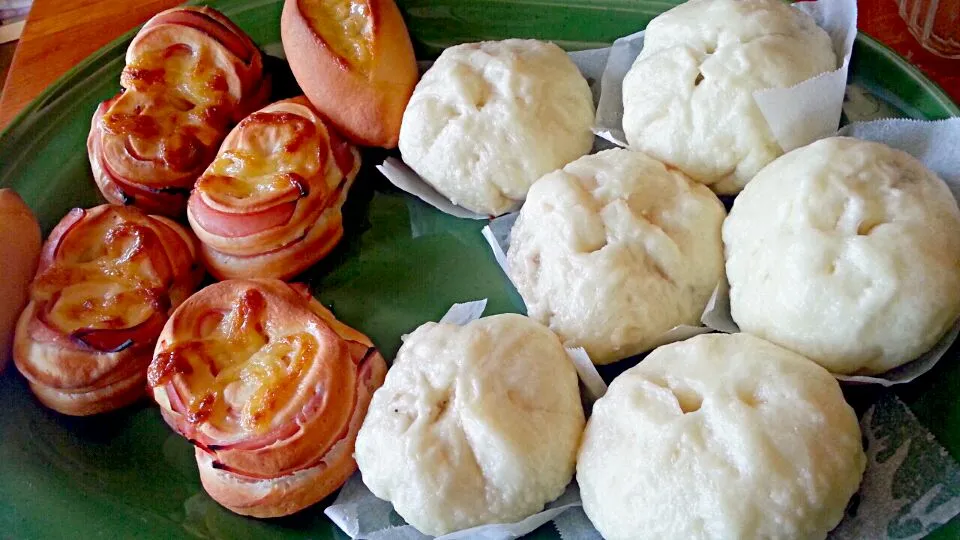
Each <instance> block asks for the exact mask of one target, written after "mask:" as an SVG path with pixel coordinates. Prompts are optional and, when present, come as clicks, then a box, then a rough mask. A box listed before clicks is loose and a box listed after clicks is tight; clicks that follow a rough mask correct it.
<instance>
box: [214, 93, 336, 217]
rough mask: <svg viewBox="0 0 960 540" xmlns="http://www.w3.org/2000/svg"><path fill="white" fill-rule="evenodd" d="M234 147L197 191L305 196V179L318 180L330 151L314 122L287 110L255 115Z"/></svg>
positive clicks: (249, 196)
mask: <svg viewBox="0 0 960 540" xmlns="http://www.w3.org/2000/svg"><path fill="white" fill-rule="evenodd" d="M237 130H238V135H237V137H236V138H235V139H234V138H233V137H232V136H231V140H232V141H233V144H231V145H230V146H231V147H230V148H229V149H226V150H224V151H222V152H220V154H219V155H218V156H217V158H216V159H215V160H214V161H213V163H212V164H211V165H210V167H208V168H207V171H206V172H205V173H204V174H203V176H202V177H201V178H200V180H199V181H198V182H197V189H199V190H201V191H203V192H205V193H207V194H209V195H213V196H214V198H216V199H218V200H219V199H221V198H222V197H217V195H220V196H223V197H228V198H232V199H269V198H274V197H277V196H279V195H283V194H293V196H294V199H296V198H299V197H304V196H306V195H307V194H308V193H309V190H310V187H311V186H309V185H308V183H307V181H306V179H307V178H312V177H314V176H316V175H317V174H318V173H319V172H320V171H321V168H322V167H323V165H324V161H325V160H324V159H323V157H322V156H324V155H325V153H326V151H327V142H326V138H325V137H324V134H323V133H322V132H321V131H320V130H318V129H317V126H316V124H314V123H313V122H312V121H310V120H309V119H307V118H304V117H302V116H300V115H297V114H293V113H287V112H257V113H254V114H252V115H250V116H248V117H247V118H246V119H244V120H243V121H242V122H241V123H240V125H239V126H238V127H237Z"/></svg>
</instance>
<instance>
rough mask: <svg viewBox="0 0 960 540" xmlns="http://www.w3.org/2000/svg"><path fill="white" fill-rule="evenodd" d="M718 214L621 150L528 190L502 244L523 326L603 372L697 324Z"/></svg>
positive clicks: (703, 195)
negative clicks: (584, 355)
mask: <svg viewBox="0 0 960 540" xmlns="http://www.w3.org/2000/svg"><path fill="white" fill-rule="evenodd" d="M725 215H726V212H725V211H724V209H723V205H722V204H721V203H720V201H719V200H718V199H717V197H716V195H714V194H713V193H712V192H711V191H710V190H709V189H708V188H707V187H705V186H702V185H700V184H697V183H695V182H693V181H691V180H690V179H689V178H687V177H686V176H684V175H683V174H682V173H680V172H679V171H677V170H675V169H674V170H668V169H667V168H666V167H664V165H663V164H662V163H660V162H659V161H657V160H655V159H652V158H650V157H648V156H646V155H644V154H642V153H639V152H632V151H630V150H622V149H614V150H606V151H603V152H600V153H598V154H594V155H590V156H585V157H582V158H580V159H578V160H577V161H574V162H573V163H571V164H569V165H567V166H566V167H564V168H563V169H562V170H559V171H555V172H552V173H550V174H548V175H546V176H544V177H543V178H542V179H540V180H539V181H537V182H536V183H535V184H534V185H533V187H532V188H531V189H530V194H529V196H528V198H527V202H526V204H525V205H524V206H523V209H522V210H521V211H520V217H519V218H518V219H517V222H516V224H515V225H514V228H513V230H512V231H511V236H510V249H509V252H508V254H507V260H508V266H509V273H510V278H511V280H512V281H513V283H514V284H515V285H516V286H517V290H518V291H519V292H520V295H521V296H522V297H523V300H524V302H525V303H526V306H527V313H528V314H529V315H530V317H532V318H534V319H536V320H538V321H540V322H541V323H543V324H546V325H548V326H549V327H550V328H551V329H552V330H553V331H554V332H556V333H557V334H558V335H559V336H560V337H561V338H562V339H563V340H564V341H565V342H566V343H567V344H568V345H571V346H576V347H583V348H585V349H586V350H587V352H588V353H590V358H591V359H592V360H593V361H594V363H597V364H606V363H610V362H613V361H616V360H620V359H621V358H625V357H627V356H631V355H634V354H637V353H640V352H643V351H645V350H649V349H652V348H653V347H655V346H657V345H658V344H659V343H657V340H658V338H660V337H661V336H662V335H663V334H664V333H665V332H667V331H668V330H670V329H671V328H673V327H674V326H677V325H680V324H688V325H694V326H699V324H700V315H701V314H702V313H703V310H704V307H705V306H706V304H707V302H708V301H709V300H710V296H711V294H713V290H714V288H715V287H716V285H717V283H718V282H719V281H720V278H721V276H722V275H723V245H722V243H721V239H720V227H721V224H722V222H723V218H724V216H725Z"/></svg>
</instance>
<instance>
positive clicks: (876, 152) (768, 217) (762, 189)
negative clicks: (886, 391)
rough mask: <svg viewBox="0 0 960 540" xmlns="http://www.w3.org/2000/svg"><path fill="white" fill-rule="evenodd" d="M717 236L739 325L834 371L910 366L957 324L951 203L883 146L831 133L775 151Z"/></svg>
mask: <svg viewBox="0 0 960 540" xmlns="http://www.w3.org/2000/svg"><path fill="white" fill-rule="evenodd" d="M754 182H755V183H756V185H755V184H754ZM723 240H724V244H725V246H726V258H727V263H726V265H727V277H728V278H729V280H730V309H731V312H732V315H733V319H734V321H736V322H737V324H738V325H739V326H740V329H741V330H743V331H744V332H749V333H751V334H755V335H757V336H760V337H762V338H764V339H767V340H769V341H772V342H774V343H777V344H778V345H781V346H783V347H786V348H788V349H791V350H793V351H796V352H798V353H800V354H803V355H804V356H806V357H808V358H810V359H812V360H814V361H816V362H818V363H819V364H820V365H822V366H824V367H825V368H827V369H828V370H830V371H831V372H833V373H840V374H878V373H883V372H885V371H888V370H890V369H892V368H894V367H897V366H899V365H902V364H904V363H905V362H909V361H910V360H913V359H915V358H916V357H918V356H920V355H921V354H923V353H924V352H926V351H927V350H929V349H930V348H931V347H933V345H934V344H935V343H937V341H938V340H939V339H940V337H941V336H943V334H944V333H946V332H947V330H949V329H950V327H951V326H952V325H953V324H954V322H955V321H956V320H957V318H958V317H960V209H958V207H957V201H956V199H954V197H953V195H952V194H951V192H950V189H949V188H948V187H947V185H946V184H945V183H944V182H943V180H941V179H940V178H938V177H937V175H936V174H934V173H933V172H931V171H930V170H928V169H927V168H926V167H924V166H923V164H922V163H920V162H919V161H917V160H916V159H915V158H913V157H912V156H910V155H909V154H907V153H905V152H901V151H899V150H895V149H893V148H890V147H888V146H885V145H883V144H879V143H874V142H867V141H861V140H858V139H851V138H844V137H834V138H829V139H823V140H821V141H817V142H815V143H813V144H811V145H809V146H805V147H803V148H799V149H797V150H794V151H792V152H789V153H787V154H785V155H784V156H782V157H780V158H779V159H777V160H776V161H774V162H773V163H771V164H770V165H768V166H766V167H765V168H764V169H763V170H762V171H760V172H759V173H758V174H757V176H756V177H755V178H754V180H753V181H751V182H750V184H749V185H748V186H747V189H745V190H744V192H743V193H741V194H740V196H739V197H738V198H737V200H736V202H735V203H734V205H733V210H731V212H730V217H729V218H727V221H726V222H725V223H724V225H723Z"/></svg>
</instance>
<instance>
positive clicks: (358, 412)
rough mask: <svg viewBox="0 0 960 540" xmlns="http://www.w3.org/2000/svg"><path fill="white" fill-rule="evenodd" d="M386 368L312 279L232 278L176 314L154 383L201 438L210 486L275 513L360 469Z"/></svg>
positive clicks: (244, 508)
mask: <svg viewBox="0 0 960 540" xmlns="http://www.w3.org/2000/svg"><path fill="white" fill-rule="evenodd" d="M385 374H386V364H385V362H384V360H383V358H382V357H381V356H380V354H379V353H378V352H377V351H376V349H375V348H374V346H373V343H372V342H371V341H370V340H369V338H367V337H366V336H364V335H362V334H360V333H359V332H357V331H355V330H353V329H351V328H349V327H347V326H345V325H343V324H342V323H340V322H338V321H337V320H336V319H334V317H333V315H332V314H331V313H330V312H329V311H327V310H326V309H325V308H324V307H323V306H322V305H320V303H319V302H318V301H316V300H315V299H313V298H312V297H311V296H310V294H309V292H308V291H307V290H306V288H305V287H302V286H299V285H288V284H286V283H283V282H282V281H279V280H273V279H263V280H260V279H258V280H228V281H224V282H220V283H217V284H215V285H211V286H210V287H207V288H205V289H203V290H202V291H200V292H198V293H197V294H195V295H194V296H192V297H191V298H190V299H189V300H187V301H186V302H184V304H183V305H182V306H181V307H180V308H179V309H178V310H177V311H176V312H175V313H174V314H173V316H172V317H171V318H170V320H169V321H168V322H167V324H166V326H165V327H164V330H163V333H162V334H161V337H160V340H159V342H158V344H157V348H156V351H155V355H154V360H153V362H152V363H151V365H150V370H149V375H148V384H149V385H150V387H151V388H152V391H153V396H154V398H155V399H156V401H157V403H159V404H160V407H161V411H162V414H163V417H164V419H165V420H166V421H167V423H168V424H169V425H170V426H171V427H172V428H173V429H174V430H176V431H177V432H179V433H180V434H182V435H183V436H184V437H186V438H187V439H189V440H190V441H191V442H192V443H193V444H194V445H195V446H196V457H197V464H198V466H199V468H200V478H201V481H202V482H203V486H204V488H205V489H206V490H207V492H208V493H209V494H210V495H211V496H212V497H213V498H214V499H215V500H217V501H218V502H219V503H220V504H222V505H224V506H226V507H227V508H229V509H230V510H232V511H234V512H237V513H239V514H244V515H251V516H256V517H276V516H281V515H287V514H290V513H293V512H296V511H298V510H301V509H303V508H305V507H307V506H309V505H311V504H314V503H316V502H317V501H319V500H321V499H322V498H324V497H326V496H327V495H329V494H330V493H331V492H333V491H334V490H336V489H337V488H338V487H340V486H341V485H342V484H343V482H345V481H346V479H347V478H348V477H349V476H350V474H352V473H353V471H354V470H356V463H355V462H354V460H353V447H354V443H355V440H356V435H357V431H358V430H359V428H360V424H361V423H362V421H363V418H364V416H365V415H366V410H367V406H368V404H369V401H370V398H371V396H372V394H373V391H374V390H376V388H378V387H379V386H380V385H381V384H382V383H383V378H384V376H385Z"/></svg>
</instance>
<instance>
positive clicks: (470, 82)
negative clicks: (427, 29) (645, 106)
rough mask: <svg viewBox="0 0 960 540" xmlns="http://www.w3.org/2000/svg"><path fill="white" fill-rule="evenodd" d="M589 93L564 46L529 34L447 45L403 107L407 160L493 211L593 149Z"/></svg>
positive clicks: (457, 200) (459, 198)
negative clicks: (541, 178)
mask: <svg viewBox="0 0 960 540" xmlns="http://www.w3.org/2000/svg"><path fill="white" fill-rule="evenodd" d="M593 117H594V110H593V97H592V95H591V94H590V87H589V86H588V85H587V81H586V79H584V78H583V75H581V74H580V71H579V70H578V69H577V66H576V64H574V63H573V61H572V60H570V57H569V56H567V54H566V53H565V52H563V50H562V49H561V48H560V47H558V46H556V45H554V44H553V43H547V42H543V41H537V40H533V39H508V40H505V41H486V42H482V43H466V44H463V45H457V46H455V47H450V48H449V49H446V50H444V51H443V53H442V54H441V55H440V57H439V58H437V61H436V62H435V63H434V64H433V67H431V68H430V69H429V70H428V71H427V73H426V74H425V75H424V76H423V79H421V80H420V82H419V83H418V84H417V88H416V90H414V92H413V97H411V98H410V103H409V104H408V105H407V110H406V111H405V112H404V114H403V124H402V125H401V127H400V152H401V153H402V154H403V160H404V161H405V162H406V163H407V165H409V166H410V167H411V168H412V169H413V170H414V171H416V172H417V174H419V175H420V177H421V178H423V179H424V180H425V181H426V182H427V183H429V184H430V185H431V186H433V187H434V188H435V189H436V190H437V191H439V192H440V193H441V194H443V195H444V196H445V197H447V198H449V199H450V200H451V201H452V202H453V203H454V204H457V205H459V206H462V207H463V208H466V209H467V210H470V211H472V212H476V213H478V214H486V215H490V216H498V215H500V214H504V213H506V212H509V211H511V210H514V209H516V207H518V206H519V205H520V203H522V202H523V200H524V199H526V197H527V191H528V190H529V189H530V185H531V184H533V182H534V181H536V180H537V179H538V178H540V177H541V176H543V175H544V174H547V173H548V172H551V171H554V170H556V169H559V168H560V167H563V166H564V165H566V164H567V163H569V162H571V161H573V160H575V159H577V158H578V157H580V156H582V155H584V154H586V153H587V152H589V151H590V148H591V147H592V145H593V133H592V132H591V131H590V127H591V126H592V125H593Z"/></svg>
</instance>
